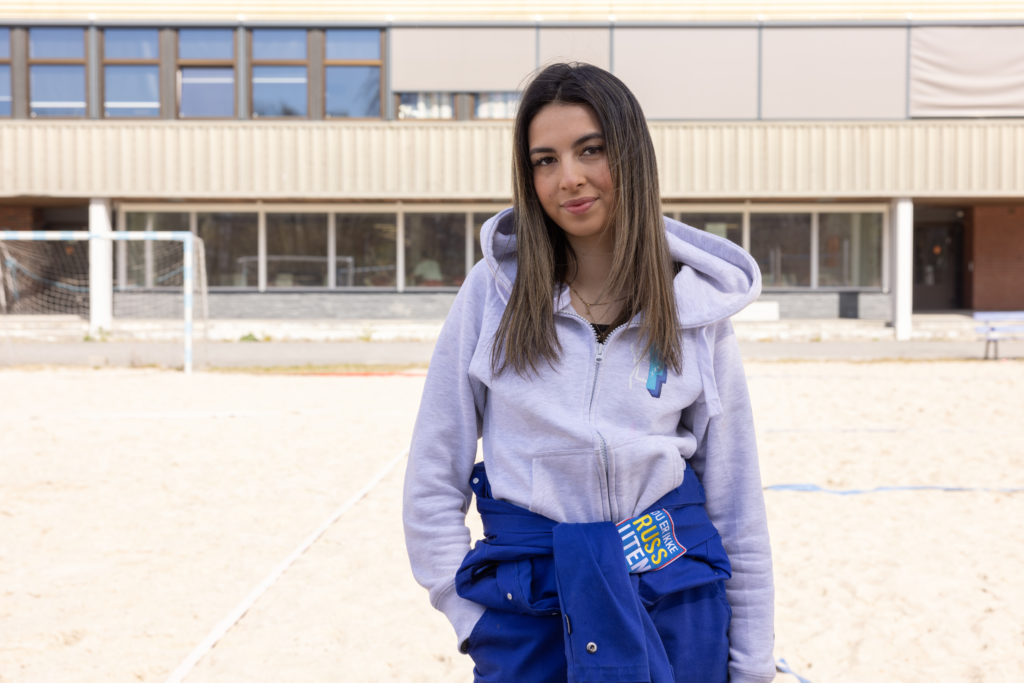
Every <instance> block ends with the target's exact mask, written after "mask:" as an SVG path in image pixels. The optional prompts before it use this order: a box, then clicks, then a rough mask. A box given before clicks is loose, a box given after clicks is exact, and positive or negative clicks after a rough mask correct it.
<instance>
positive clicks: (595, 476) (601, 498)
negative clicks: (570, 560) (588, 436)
mask: <svg viewBox="0 0 1024 683" xmlns="http://www.w3.org/2000/svg"><path fill="white" fill-rule="evenodd" d="M530 511H531V512H536V513H537V514H539V515H543V516H545V517H547V518H548V519H553V520H555V521H557V522H572V523H576V522H595V521H599V520H604V519H607V518H608V514H609V510H608V482H607V473H606V472H605V468H604V465H603V464H602V463H601V458H600V457H599V456H598V455H597V454H596V453H595V452H594V451H592V450H583V451H557V452H549V453H541V454H538V455H535V456H534V457H533V460H532V461H531V463H530Z"/></svg>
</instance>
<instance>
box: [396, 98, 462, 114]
mask: <svg viewBox="0 0 1024 683" xmlns="http://www.w3.org/2000/svg"><path fill="white" fill-rule="evenodd" d="M398 118H400V119H453V118H455V104H454V101H453V97H452V94H451V93H446V92H411V93H399V94H398Z"/></svg>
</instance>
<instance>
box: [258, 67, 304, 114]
mask: <svg viewBox="0 0 1024 683" xmlns="http://www.w3.org/2000/svg"><path fill="white" fill-rule="evenodd" d="M252 108H253V113H254V114H256V115H257V116H305V115H306V67H304V66H254V67H253V68H252Z"/></svg>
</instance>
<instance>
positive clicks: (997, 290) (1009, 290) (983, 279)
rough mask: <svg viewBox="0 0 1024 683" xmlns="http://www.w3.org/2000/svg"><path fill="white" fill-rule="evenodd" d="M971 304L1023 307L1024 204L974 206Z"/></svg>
mask: <svg viewBox="0 0 1024 683" xmlns="http://www.w3.org/2000/svg"><path fill="white" fill-rule="evenodd" d="M973 213H974V216H973V218H974V220H973V221H972V222H973V230H972V241H973V247H974V282H973V301H972V302H971V307H972V308H975V309H977V310H980V311H1009V310H1013V311H1021V310H1024V204H1016V205H1012V206H1007V205H1003V206H986V205H979V206H975V207H974V212H973Z"/></svg>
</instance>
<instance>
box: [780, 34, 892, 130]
mask: <svg viewBox="0 0 1024 683" xmlns="http://www.w3.org/2000/svg"><path fill="white" fill-rule="evenodd" d="M762 60H763V62H762V78H763V80H762V91H761V97H762V100H761V115H762V116H763V117H764V118H766V119H780V118H786V119H902V118H905V117H906V115H907V79H906V72H907V67H906V64H907V30H906V29H905V28H902V27H900V28H895V27H894V28H823V27H812V28H766V29H765V30H764V36H763V43H762Z"/></svg>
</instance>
